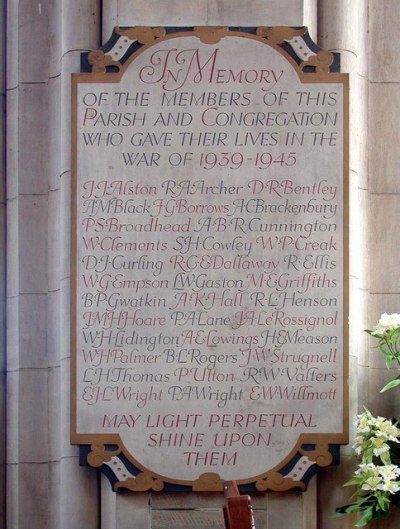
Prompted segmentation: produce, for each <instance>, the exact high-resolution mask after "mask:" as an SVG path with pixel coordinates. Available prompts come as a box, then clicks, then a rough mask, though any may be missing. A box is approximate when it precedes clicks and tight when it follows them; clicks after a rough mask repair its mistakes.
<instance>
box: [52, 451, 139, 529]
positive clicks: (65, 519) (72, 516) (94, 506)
mask: <svg viewBox="0 0 400 529" xmlns="http://www.w3.org/2000/svg"><path fill="white" fill-rule="evenodd" d="M60 476H61V482H62V487H61V494H60V497H59V502H60V519H61V520H62V528H63V529H78V528H79V529H80V528H82V529H98V527H99V508H98V503H97V502H98V495H97V494H98V491H97V479H96V471H95V470H94V469H93V468H87V467H80V466H79V462H78V459H77V458H75V457H71V458H63V459H62V460H61V462H60ZM48 529H53V528H50V527H49V528H48ZM107 529H108V528H107ZM135 529H136V528H135Z"/></svg>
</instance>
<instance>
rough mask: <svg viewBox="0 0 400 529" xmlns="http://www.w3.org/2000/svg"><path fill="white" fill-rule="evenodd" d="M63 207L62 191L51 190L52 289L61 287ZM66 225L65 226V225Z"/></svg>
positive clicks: (50, 265)
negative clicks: (61, 216)
mask: <svg viewBox="0 0 400 529" xmlns="http://www.w3.org/2000/svg"><path fill="white" fill-rule="evenodd" d="M61 211H62V208H61V191H60V190H59V189H58V190H55V191H50V192H49V195H48V218H49V227H48V288H49V290H51V291H54V290H58V289H59V288H60V281H61V279H62V276H61V262H60V257H61V254H62V247H61V238H62V237H61V229H60V228H61V226H60V222H61V219H60V213H61ZM63 227H64V226H63Z"/></svg>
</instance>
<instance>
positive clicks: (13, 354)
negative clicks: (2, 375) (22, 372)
mask: <svg viewBox="0 0 400 529" xmlns="http://www.w3.org/2000/svg"><path fill="white" fill-rule="evenodd" d="M18 368H19V296H15V297H12V298H9V299H8V300H7V371H16V370H17V369H18Z"/></svg>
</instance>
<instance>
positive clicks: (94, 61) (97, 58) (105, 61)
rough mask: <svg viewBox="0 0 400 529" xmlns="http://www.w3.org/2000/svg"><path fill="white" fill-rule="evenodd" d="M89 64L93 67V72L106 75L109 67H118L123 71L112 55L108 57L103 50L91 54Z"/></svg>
mask: <svg viewBox="0 0 400 529" xmlns="http://www.w3.org/2000/svg"><path fill="white" fill-rule="evenodd" d="M88 62H89V64H90V65H91V66H92V72H97V73H105V72H106V67H107V66H116V67H117V68H118V70H120V69H121V63H120V62H118V61H114V60H113V59H112V57H111V56H110V55H106V54H105V53H104V51H102V50H93V51H91V52H89V55H88Z"/></svg>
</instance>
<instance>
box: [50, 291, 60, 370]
mask: <svg viewBox="0 0 400 529" xmlns="http://www.w3.org/2000/svg"><path fill="white" fill-rule="evenodd" d="M60 298H61V292H60V290H54V291H52V292H49V293H48V294H47V322H48V323H47V363H48V366H49V367H58V366H59V365H60V332H61V328H62V326H63V325H64V322H63V320H62V319H61V317H60V314H61V308H60Z"/></svg>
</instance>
